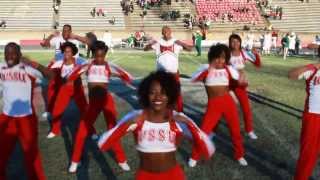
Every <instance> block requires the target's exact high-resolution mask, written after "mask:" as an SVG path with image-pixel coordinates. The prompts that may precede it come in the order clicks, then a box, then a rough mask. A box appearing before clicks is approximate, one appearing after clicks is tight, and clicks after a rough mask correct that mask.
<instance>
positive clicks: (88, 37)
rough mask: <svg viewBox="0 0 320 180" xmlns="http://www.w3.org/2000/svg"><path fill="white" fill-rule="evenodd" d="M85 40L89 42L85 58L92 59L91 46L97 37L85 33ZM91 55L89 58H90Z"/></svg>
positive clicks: (91, 33) (90, 33)
mask: <svg viewBox="0 0 320 180" xmlns="http://www.w3.org/2000/svg"><path fill="white" fill-rule="evenodd" d="M86 38H87V39H88V40H89V44H88V45H87V58H92V57H93V47H92V45H93V44H94V43H95V42H96V41H97V40H98V38H97V36H96V35H95V34H94V33H93V32H88V33H86ZM90 53H91V56H90Z"/></svg>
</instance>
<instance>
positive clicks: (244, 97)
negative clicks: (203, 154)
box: [229, 34, 261, 139]
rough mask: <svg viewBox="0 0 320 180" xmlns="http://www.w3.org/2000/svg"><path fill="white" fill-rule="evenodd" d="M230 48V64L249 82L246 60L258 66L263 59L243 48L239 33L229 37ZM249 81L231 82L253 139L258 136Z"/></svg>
mask: <svg viewBox="0 0 320 180" xmlns="http://www.w3.org/2000/svg"><path fill="white" fill-rule="evenodd" d="M229 48H230V50H231V58H230V64H231V65H232V66H233V67H234V68H235V69H237V70H238V71H239V73H240V74H241V76H242V77H243V78H244V80H245V81H246V82H248V80H247V78H246V75H245V71H244V68H245V63H246V61H249V62H252V63H253V64H254V65H255V66H256V67H260V66H261V60H260V56H259V54H258V53H256V52H255V51H246V50H242V49H241V38H240V36H239V35H237V34H232V35H230V37H229ZM247 87H248V83H243V84H242V85H239V84H238V83H232V84H231V90H232V91H233V92H234V93H235V95H236V97H237V99H238V100H239V103H240V106H241V109H242V112H243V120H244V125H245V131H246V132H247V134H248V136H249V137H250V138H251V139H258V136H257V135H256V134H255V133H254V130H253V116H252V111H251V107H250V102H249V97H248V93H247Z"/></svg>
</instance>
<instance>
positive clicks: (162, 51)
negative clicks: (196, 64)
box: [152, 38, 183, 112]
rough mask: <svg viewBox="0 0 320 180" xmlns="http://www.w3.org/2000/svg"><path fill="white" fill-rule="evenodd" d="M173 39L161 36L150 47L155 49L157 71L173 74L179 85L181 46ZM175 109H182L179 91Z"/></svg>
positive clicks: (180, 110)
mask: <svg viewBox="0 0 320 180" xmlns="http://www.w3.org/2000/svg"><path fill="white" fill-rule="evenodd" d="M175 41H176V39H170V40H168V41H165V40H164V39H162V38H161V39H160V40H159V41H158V42H157V43H155V44H153V45H152V48H153V49H154V50H155V52H156V56H157V59H156V64H157V71H166V72H169V73H173V74H175V76H176V80H177V82H178V83H179V85H180V80H179V53H180V51H181V50H182V49H183V47H182V46H180V45H178V44H175ZM176 109H177V111H179V112H182V111H183V99H182V95H181V92H180V94H179V96H178V100H177V104H176Z"/></svg>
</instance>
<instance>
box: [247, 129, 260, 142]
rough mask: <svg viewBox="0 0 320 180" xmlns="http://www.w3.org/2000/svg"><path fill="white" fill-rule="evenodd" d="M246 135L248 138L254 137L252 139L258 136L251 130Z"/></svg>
mask: <svg viewBox="0 0 320 180" xmlns="http://www.w3.org/2000/svg"><path fill="white" fill-rule="evenodd" d="M248 136H249V138H250V139H254V140H255V139H258V136H257V135H256V134H255V133H254V132H253V131H251V132H249V133H248Z"/></svg>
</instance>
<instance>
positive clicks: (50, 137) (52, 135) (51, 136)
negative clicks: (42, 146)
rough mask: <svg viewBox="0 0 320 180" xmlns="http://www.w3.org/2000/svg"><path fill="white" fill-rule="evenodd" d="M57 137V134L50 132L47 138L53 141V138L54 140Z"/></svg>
mask: <svg viewBox="0 0 320 180" xmlns="http://www.w3.org/2000/svg"><path fill="white" fill-rule="evenodd" d="M56 136H57V135H56V134H55V133H53V132H50V133H49V134H48V135H47V138H48V139H52V138H54V137H56Z"/></svg>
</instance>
